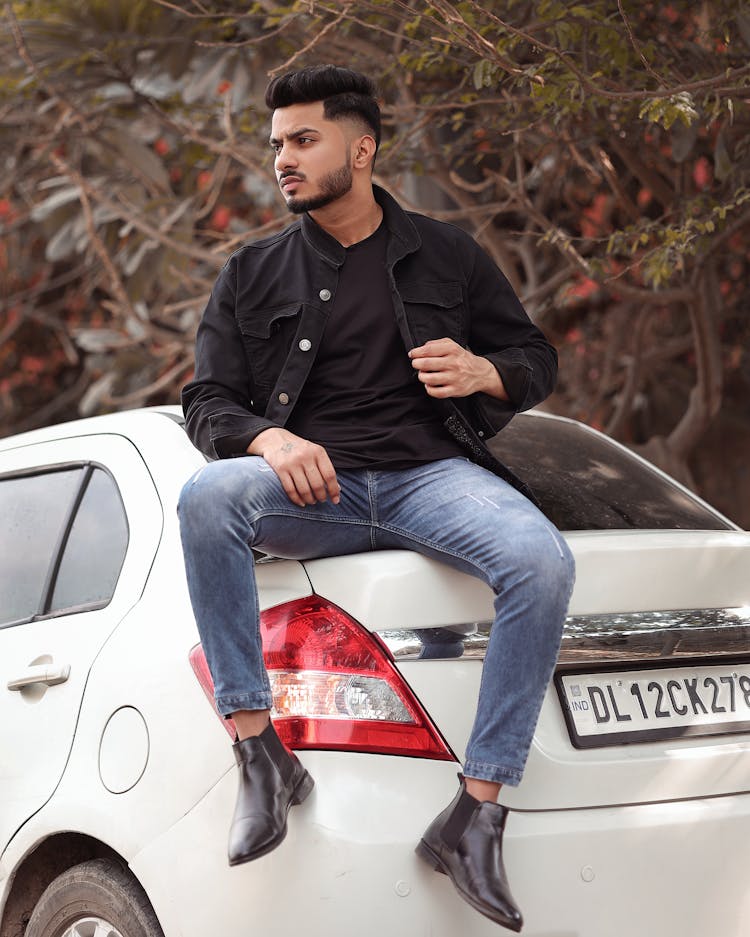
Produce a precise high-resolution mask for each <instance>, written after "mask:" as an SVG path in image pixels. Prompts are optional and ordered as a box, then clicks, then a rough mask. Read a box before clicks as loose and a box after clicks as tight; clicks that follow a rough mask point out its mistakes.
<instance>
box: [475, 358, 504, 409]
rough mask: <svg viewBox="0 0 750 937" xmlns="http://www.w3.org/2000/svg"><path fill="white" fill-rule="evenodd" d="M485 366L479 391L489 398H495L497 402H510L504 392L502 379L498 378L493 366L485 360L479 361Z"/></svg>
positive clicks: (498, 375) (498, 374)
mask: <svg viewBox="0 0 750 937" xmlns="http://www.w3.org/2000/svg"><path fill="white" fill-rule="evenodd" d="M481 360H482V361H483V362H484V363H485V364H484V366H483V369H482V371H483V373H482V385H481V387H480V388H479V390H480V391H481V392H482V393H483V394H487V395H488V396H489V397H495V398H496V399H497V400H510V398H509V397H508V393H507V391H506V390H505V385H504V384H503V379H502V378H501V377H500V373H499V372H498V370H497V368H496V367H495V365H494V364H493V363H492V362H491V361H490V360H489V359H487V358H482V359H481Z"/></svg>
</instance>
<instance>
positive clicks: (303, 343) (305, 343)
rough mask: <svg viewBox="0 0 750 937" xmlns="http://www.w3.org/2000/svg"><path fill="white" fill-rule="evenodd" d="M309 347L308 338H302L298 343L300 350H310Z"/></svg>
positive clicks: (310, 345)
mask: <svg viewBox="0 0 750 937" xmlns="http://www.w3.org/2000/svg"><path fill="white" fill-rule="evenodd" d="M311 348H312V342H311V341H310V339H309V338H303V339H302V341H301V342H300V343H299V350H300V351H310V349H311Z"/></svg>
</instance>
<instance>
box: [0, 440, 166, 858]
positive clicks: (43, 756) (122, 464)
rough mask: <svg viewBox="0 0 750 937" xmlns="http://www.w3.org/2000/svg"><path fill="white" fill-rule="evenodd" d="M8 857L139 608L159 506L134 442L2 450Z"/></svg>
mask: <svg viewBox="0 0 750 937" xmlns="http://www.w3.org/2000/svg"><path fill="white" fill-rule="evenodd" d="M0 517H2V518H3V521H2V525H1V526H0V853H2V851H3V849H4V847H5V846H6V844H7V843H8V842H9V840H10V839H11V838H12V836H13V834H14V833H15V831H16V830H17V829H18V828H19V827H20V826H21V825H22V824H23V823H24V822H25V821H26V820H27V819H28V818H29V817H30V816H31V815H32V814H33V813H34V812H36V811H37V810H39V808H40V807H42V806H43V804H44V803H45V802H46V801H47V800H48V799H49V798H50V796H51V795H52V794H53V792H54V790H55V787H56V786H57V784H58V782H59V780H60V777H61V776H62V773H63V771H64V769H65V764H66V761H67V758H68V754H69V751H70V747H71V743H72V741H73V736H74V734H75V731H76V722H77V718H78V713H79V710H80V706H81V701H82V698H83V694H84V692H85V688H86V680H87V677H88V673H89V670H90V668H91V665H92V663H93V661H94V659H95V658H96V655H97V653H98V652H99V650H100V649H101V647H102V645H103V644H104V642H105V641H106V640H107V638H108V636H109V635H110V634H111V633H112V631H113V630H114V629H115V628H116V626H117V625H118V623H119V622H120V621H122V619H123V618H124V616H125V615H126V614H127V612H128V610H129V609H130V608H132V606H133V605H134V604H135V603H136V602H137V601H138V599H139V597H140V596H141V594H142V592H143V588H144V585H145V582H146V579H147V577H148V573H149V569H150V567H151V564H152V562H153V559H154V555H155V553H156V550H157V547H158V544H159V539H160V536H161V530H162V524H163V516H162V509H161V502H160V500H159V497H158V494H157V492H156V489H155V487H154V484H153V482H152V480H151V476H150V474H149V472H148V470H147V468H146V465H145V464H144V462H143V460H142V458H141V456H140V455H139V453H138V450H137V449H136V447H135V446H134V445H133V443H132V442H131V441H129V440H128V439H126V438H125V437H123V436H119V435H114V434H112V435H108V434H101V435H91V436H82V437H77V438H67V439H59V440H55V441H50V442H41V443H37V444H33V445H27V446H22V447H18V448H15V449H10V450H6V451H3V452H0Z"/></svg>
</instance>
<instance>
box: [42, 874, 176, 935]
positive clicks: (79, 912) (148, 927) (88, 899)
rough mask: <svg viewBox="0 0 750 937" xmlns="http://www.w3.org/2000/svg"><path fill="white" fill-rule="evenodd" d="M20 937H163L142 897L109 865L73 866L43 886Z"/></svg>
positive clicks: (133, 882)
mask: <svg viewBox="0 0 750 937" xmlns="http://www.w3.org/2000/svg"><path fill="white" fill-rule="evenodd" d="M25 937H164V934H163V932H162V929H161V927H160V926H159V921H158V920H157V917H156V915H155V914H154V910H153V908H152V907H151V903H150V901H149V900H148V897H147V895H146V892H145V891H144V890H143V888H142V887H141V885H140V884H139V883H138V882H137V881H136V879H135V878H134V877H133V876H132V875H131V874H130V873H129V872H128V871H127V870H126V869H124V868H123V867H122V866H121V865H119V864H118V863H117V862H114V861H113V860H112V859H92V860H91V861H89V862H82V863H81V864H80V865H76V866H73V868H71V869H68V870H67V871H66V872H63V873H62V875H59V876H58V877H57V878H56V879H54V880H53V881H52V882H50V884H49V885H48V886H47V888H46V889H45V891H44V892H43V894H42V897H41V898H40V899H39V901H38V902H37V904H36V907H35V908H34V911H33V913H32V915H31V918H30V919H29V923H28V925H27V927H26V932H25Z"/></svg>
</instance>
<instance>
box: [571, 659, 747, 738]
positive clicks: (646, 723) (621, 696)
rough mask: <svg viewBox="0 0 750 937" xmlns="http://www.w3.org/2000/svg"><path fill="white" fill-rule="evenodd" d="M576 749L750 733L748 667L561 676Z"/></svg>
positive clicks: (711, 666)
mask: <svg viewBox="0 0 750 937" xmlns="http://www.w3.org/2000/svg"><path fill="white" fill-rule="evenodd" d="M556 683H557V689H558V693H559V694H560V699H561V702H562V704H563V709H564V711H565V717H566V721H567V723H568V729H569V731H570V738H571V741H572V742H573V744H574V745H575V746H576V747H578V748H596V747H600V746H605V745H620V744H622V743H624V742H646V741H655V740H658V739H671V738H679V737H680V736H683V735H691V736H700V735H723V734H729V733H738V732H747V731H750V664H747V663H743V664H729V663H728V664H706V665H695V664H690V663H688V664H685V665H683V666H681V667H670V668H658V669H656V668H654V669H644V670H624V671H623V670H620V671H606V672H598V673H575V674H573V673H560V674H558V675H557V677H556Z"/></svg>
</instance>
